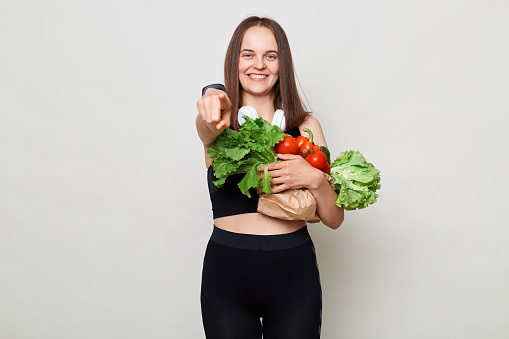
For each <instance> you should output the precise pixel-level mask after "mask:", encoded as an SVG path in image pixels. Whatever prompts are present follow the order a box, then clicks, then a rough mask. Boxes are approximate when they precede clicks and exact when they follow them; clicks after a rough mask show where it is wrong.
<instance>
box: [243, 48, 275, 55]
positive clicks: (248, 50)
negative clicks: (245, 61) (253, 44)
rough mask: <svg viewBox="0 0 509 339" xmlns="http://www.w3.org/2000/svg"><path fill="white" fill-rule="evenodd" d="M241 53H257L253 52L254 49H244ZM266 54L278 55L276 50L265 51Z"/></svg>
mask: <svg viewBox="0 0 509 339" xmlns="http://www.w3.org/2000/svg"><path fill="white" fill-rule="evenodd" d="M240 52H241V53H242V52H251V53H254V52H255V51H253V50H252V49H249V48H244V49H243V50H241V51H240ZM265 53H276V54H278V52H277V51H274V50H268V51H265Z"/></svg>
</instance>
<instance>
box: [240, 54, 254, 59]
mask: <svg viewBox="0 0 509 339" xmlns="http://www.w3.org/2000/svg"><path fill="white" fill-rule="evenodd" d="M240 56H241V57H242V58H244V59H251V58H253V54H251V53H242V54H241V55H240Z"/></svg>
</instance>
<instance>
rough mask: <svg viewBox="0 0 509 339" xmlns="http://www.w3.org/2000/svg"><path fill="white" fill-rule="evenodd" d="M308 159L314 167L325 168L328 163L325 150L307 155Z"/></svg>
mask: <svg viewBox="0 0 509 339" xmlns="http://www.w3.org/2000/svg"><path fill="white" fill-rule="evenodd" d="M306 161H307V162H309V163H310V164H311V166H313V167H314V168H318V169H319V170H321V169H323V168H324V167H325V165H326V164H327V156H326V155H325V153H323V152H315V153H311V154H310V155H308V156H307V157H306Z"/></svg>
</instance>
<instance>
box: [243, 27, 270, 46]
mask: <svg viewBox="0 0 509 339" xmlns="http://www.w3.org/2000/svg"><path fill="white" fill-rule="evenodd" d="M245 48H247V49H252V50H274V51H277V41H276V37H275V36H274V33H272V31H271V30H270V29H268V28H267V27H259V26H255V27H250V28H248V29H247V30H246V32H245V33H244V37H243V38H242V43H241V45H240V49H241V50H242V49H245Z"/></svg>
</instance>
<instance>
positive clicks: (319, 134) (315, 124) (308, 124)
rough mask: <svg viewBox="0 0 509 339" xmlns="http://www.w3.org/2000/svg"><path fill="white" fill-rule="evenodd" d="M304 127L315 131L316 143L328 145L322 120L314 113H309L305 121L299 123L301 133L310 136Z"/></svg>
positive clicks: (314, 139) (314, 138)
mask: <svg viewBox="0 0 509 339" xmlns="http://www.w3.org/2000/svg"><path fill="white" fill-rule="evenodd" d="M304 128H307V129H309V130H310V131H311V132H313V141H314V143H315V144H317V145H320V146H325V147H327V142H326V141H325V136H324V135H323V130H322V125H320V122H319V121H318V119H317V118H315V117H314V116H312V115H308V117H307V118H306V120H304V122H303V123H302V124H300V125H299V130H300V134H302V135H305V136H308V135H307V132H304Z"/></svg>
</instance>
